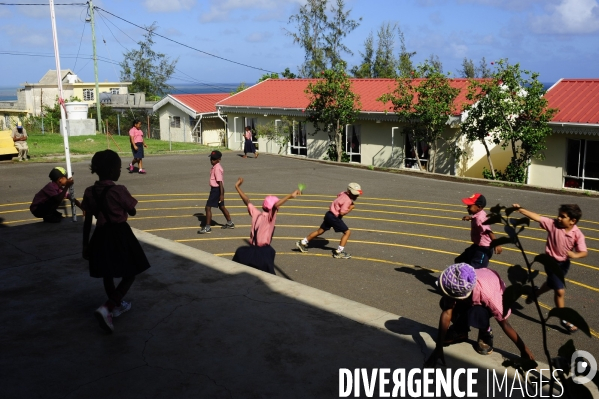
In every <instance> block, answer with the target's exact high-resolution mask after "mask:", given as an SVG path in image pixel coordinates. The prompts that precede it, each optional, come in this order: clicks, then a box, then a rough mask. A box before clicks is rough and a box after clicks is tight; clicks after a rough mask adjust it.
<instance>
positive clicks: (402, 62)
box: [398, 28, 416, 78]
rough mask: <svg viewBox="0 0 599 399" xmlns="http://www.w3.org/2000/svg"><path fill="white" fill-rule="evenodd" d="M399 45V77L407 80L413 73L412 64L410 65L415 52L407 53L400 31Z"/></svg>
mask: <svg viewBox="0 0 599 399" xmlns="http://www.w3.org/2000/svg"><path fill="white" fill-rule="evenodd" d="M398 30H399V28H398ZM399 44H400V47H399V65H398V72H399V76H400V77H402V78H409V77H411V76H412V72H414V64H413V63H412V57H414V56H415V55H416V52H415V51H414V52H409V51H408V50H407V47H406V40H405V37H404V35H403V32H402V31H401V30H399Z"/></svg>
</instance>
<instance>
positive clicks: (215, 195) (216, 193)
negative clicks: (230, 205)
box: [206, 186, 225, 208]
mask: <svg viewBox="0 0 599 399" xmlns="http://www.w3.org/2000/svg"><path fill="white" fill-rule="evenodd" d="M219 199H220V187H212V186H210V195H208V201H206V206H209V207H211V208H220V207H221V206H225V200H224V199H223V202H221V203H219V202H218V200H219Z"/></svg>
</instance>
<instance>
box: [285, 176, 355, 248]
mask: <svg viewBox="0 0 599 399" xmlns="http://www.w3.org/2000/svg"><path fill="white" fill-rule="evenodd" d="M360 195H362V187H360V185H359V184H358V183H349V185H348V186H347V191H342V192H340V193H339V194H337V198H336V199H335V201H333V203H332V204H331V207H330V208H329V211H328V212H327V213H326V214H325V215H324V221H323V222H322V224H321V225H320V227H319V228H318V230H316V231H314V232H312V233H310V234H309V235H308V236H307V237H306V238H304V239H302V240H300V241H298V242H296V243H295V246H296V247H297V248H298V249H299V250H300V251H301V252H308V243H309V242H310V241H312V240H313V239H315V238H316V237H318V236H320V235H322V234H324V232H325V231H328V230H330V229H331V227H332V228H333V230H335V232H336V233H343V236H342V237H341V241H340V242H339V247H337V249H336V250H333V258H337V259H350V258H351V255H350V254H348V253H347V252H345V244H347V240H348V239H349V236H350V235H351V231H350V230H349V228H348V227H347V225H346V224H345V222H344V221H343V220H342V219H343V216H345V215H347V214H348V213H350V212H351V211H352V210H353V209H354V207H355V206H354V201H355V200H357V199H358V197H359V196H360Z"/></svg>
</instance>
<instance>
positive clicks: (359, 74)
mask: <svg viewBox="0 0 599 399" xmlns="http://www.w3.org/2000/svg"><path fill="white" fill-rule="evenodd" d="M373 44H374V38H373V36H372V32H370V34H369V35H368V37H367V38H366V40H365V41H364V52H363V53H362V52H360V55H361V56H362V63H361V64H360V66H357V65H356V66H354V67H353V68H352V69H351V71H350V72H351V73H352V75H354V77H356V78H372V77H373V63H374V61H373V58H374V47H373Z"/></svg>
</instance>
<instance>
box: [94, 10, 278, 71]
mask: <svg viewBox="0 0 599 399" xmlns="http://www.w3.org/2000/svg"><path fill="white" fill-rule="evenodd" d="M94 9H96V10H100V11H104V12H105V13H107V14H110V15H112V16H113V17H115V18H118V19H120V20H121V21H124V22H127V23H128V24H131V25H133V26H136V27H138V28H139V29H143V30H145V31H146V32H150V33H151V34H153V35H155V36H158V37H161V38H163V39H165V40H168V41H170V42H173V43H176V44H178V45H180V46H183V47H187V48H188V49H191V50H194V51H197V52H199V53H202V54H206V55H209V56H211V57H214V58H218V59H220V60H223V61H227V62H230V63H233V64H237V65H241V66H244V67H246V68H252V69H257V70H259V71H263V72H268V73H276V72H274V71H269V70H267V69H263V68H259V67H255V66H251V65H248V64H244V63H241V62H237V61H233V60H230V59H228V58H224V57H221V56H218V55H215V54H211V53H208V52H206V51H203V50H200V49H197V48H195V47H192V46H190V45H187V44H185V43H181V42H178V41H176V40H173V39H170V38H168V37H166V36H163V35H161V34H159V33H156V32H152V31H150V30H149V29H147V28H144V27H143V26H139V25H137V24H135V23H133V22H131V21H127V20H126V19H124V18H121V17H119V16H118V15H115V14H113V13H111V12H110V11H106V10H104V9H103V8H100V7H96V6H94Z"/></svg>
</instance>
